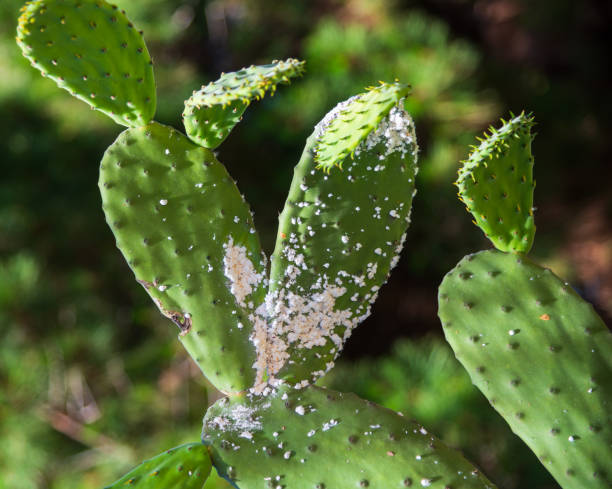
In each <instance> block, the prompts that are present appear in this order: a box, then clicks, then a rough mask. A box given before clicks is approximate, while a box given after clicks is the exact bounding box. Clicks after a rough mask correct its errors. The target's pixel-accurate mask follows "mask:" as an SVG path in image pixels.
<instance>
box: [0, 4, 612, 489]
mask: <svg viewBox="0 0 612 489" xmlns="http://www.w3.org/2000/svg"><path fill="white" fill-rule="evenodd" d="M116 3H117V4H119V5H120V6H122V7H124V8H125V9H127V12H128V15H129V16H130V17H131V18H132V20H133V21H134V22H135V23H136V24H137V25H138V26H139V27H140V28H142V29H143V30H144V31H145V38H146V40H147V43H148V45H149V48H150V51H151V53H152V55H153V57H154V59H155V62H156V67H155V69H156V77H157V81H158V99H159V107H158V113H157V117H156V119H157V120H159V121H160V122H163V123H169V124H172V125H174V126H175V127H177V128H181V127H182V126H181V122H180V114H181V112H182V107H183V100H185V99H186V98H187V97H188V96H189V95H190V94H191V91H192V90H193V89H195V88H198V87H199V86H200V85H201V84H203V83H206V82H208V81H209V80H212V79H215V78H216V77H217V76H218V73H219V72H220V71H228V70H232V69H238V68H240V67H241V66H246V65H249V64H251V63H264V62H268V61H270V60H271V59H274V58H286V57H289V56H293V57H298V58H302V59H305V60H306V61H307V74H306V76H305V77H304V78H303V79H301V80H298V81H296V82H294V83H293V85H292V86H291V87H289V88H286V87H281V88H280V89H279V91H278V93H277V94H276V95H275V96H274V97H272V98H266V99H265V100H264V101H263V102H260V103H258V104H255V105H254V106H253V107H251V108H250V109H249V111H248V112H247V114H246V116H245V118H244V121H243V122H242V123H241V124H240V125H239V126H238V127H237V128H236V130H235V131H234V133H233V134H232V135H231V137H230V138H229V140H228V141H227V142H226V143H224V144H223V146H221V148H220V151H219V156H220V158H221V160H222V161H224V162H225V163H226V164H227V166H228V168H229V170H230V172H231V173H232V175H233V176H234V177H235V178H236V179H237V181H238V184H239V186H240V188H241V190H242V191H243V192H244V193H245V194H246V196H247V199H248V200H249V201H250V202H251V204H252V206H253V208H254V210H255V213H256V222H257V225H258V228H259V231H260V233H261V234H262V240H263V244H264V247H265V248H266V250H267V251H268V252H269V251H270V250H271V248H272V245H273V241H274V235H275V228H276V218H277V215H278V212H279V211H280V209H281V208H282V204H283V202H284V198H285V195H286V191H287V189H288V186H289V182H290V179H291V174H292V169H293V165H294V164H295V162H296V161H297V158H298V156H299V154H300V151H301V146H302V145H303V141H304V139H305V137H306V136H307V135H308V134H309V133H310V132H311V128H312V126H313V125H314V124H315V123H316V122H317V121H318V120H319V119H320V118H322V116H323V115H324V114H325V113H326V112H327V111H328V110H329V109H331V108H332V107H333V105H335V104H336V103H337V102H339V101H340V100H343V99H345V98H347V97H349V96H350V95H352V94H354V93H357V92H359V91H362V89H363V87H364V86H367V85H370V84H373V83H376V82H377V81H378V80H379V79H381V80H387V81H392V80H393V79H395V78H398V79H400V80H401V81H403V82H409V83H411V84H412V85H413V87H414V94H413V96H412V97H411V98H410V99H409V109H410V112H411V113H412V114H413V116H414V118H415V121H416V125H417V133H418V138H419V143H420V146H421V158H420V164H421V172H420V174H419V180H418V182H417V183H418V187H419V193H418V195H417V198H416V200H415V208H414V212H413V226H412V228H411V230H410V231H409V239H408V241H407V243H406V248H405V252H404V256H403V258H402V261H401V262H400V265H399V267H398V269H397V270H396V271H395V272H394V275H393V277H392V279H391V280H390V283H389V284H388V285H387V286H386V288H385V289H384V290H383V293H382V294H381V297H380V299H379V302H378V303H377V305H376V307H375V308H374V314H373V316H372V317H371V318H370V319H368V320H367V321H366V323H365V324H364V325H363V326H361V328H360V329H358V330H357V332H356V333H355V334H354V337H353V338H352V339H351V341H350V342H349V345H348V347H347V352H346V355H345V357H344V364H343V365H340V366H339V368H338V369H337V370H336V371H334V372H333V373H332V374H331V376H330V378H329V379H327V380H326V383H327V384H328V385H332V386H334V387H336V388H339V389H342V390H354V391H355V392H357V393H358V394H360V395H362V396H364V397H367V398H369V399H372V400H374V401H376V402H379V403H382V404H384V405H386V406H388V407H391V408H393V409H398V410H400V411H403V412H404V413H405V414H406V415H410V416H413V417H415V418H417V419H419V421H421V422H422V423H424V424H425V425H426V426H428V427H429V428H430V429H431V430H432V431H434V432H435V433H436V434H438V435H439V436H441V437H442V438H443V439H445V440H446V441H447V442H448V443H450V444H452V445H454V446H457V447H461V448H462V449H464V450H465V451H466V452H467V454H468V456H469V457H470V458H472V459H473V460H474V461H475V462H476V463H478V464H479V465H480V466H481V467H482V468H483V470H484V471H485V472H486V473H487V474H488V475H489V476H490V477H491V478H492V479H493V480H495V481H496V482H498V483H499V485H500V487H504V488H508V489H512V488H516V487H533V488H554V487H557V486H556V485H555V483H554V482H553V481H552V479H551V478H550V476H548V474H547V473H546V472H545V471H544V469H542V468H541V467H540V465H539V464H538V462H537V460H536V459H535V457H534V456H533V455H532V454H531V453H530V452H529V451H528V450H527V449H526V448H525V447H524V446H523V444H522V443H521V442H520V440H518V439H517V438H516V437H514V435H512V434H511V433H510V431H509V429H508V428H507V427H506V426H505V424H504V423H503V421H502V420H501V418H499V417H498V416H497V415H496V414H495V412H494V411H493V410H492V409H491V408H489V406H488V405H487V403H486V400H485V399H484V398H483V397H482V396H481V395H480V394H479V393H478V392H477V391H476V389H475V388H473V387H472V386H471V385H470V383H469V379H468V377H467V374H465V372H464V371H463V370H462V369H461V367H460V366H459V364H458V363H457V362H456V361H455V360H454V358H453V357H452V353H451V352H450V350H449V349H448V347H447V346H446V345H445V344H444V342H443V340H441V339H440V333H441V330H440V327H439V324H438V322H437V319H436V315H435V308H436V305H435V292H436V287H437V285H438V284H439V282H440V280H441V278H442V276H443V274H444V273H445V272H446V271H447V270H449V269H450V268H451V267H452V266H454V264H455V263H456V262H457V261H458V260H459V258H460V257H461V256H463V255H464V254H465V253H467V252H471V251H475V250H478V249H482V248H485V247H487V246H488V245H487V244H486V243H485V241H484V238H483V237H482V236H481V235H480V233H479V231H478V230H476V228H474V227H473V226H472V225H471V224H470V222H469V221H470V219H469V217H468V216H467V215H466V214H465V212H464V211H463V210H462V207H461V205H460V204H459V203H458V201H457V200H456V197H455V190H454V188H453V186H452V185H451V182H452V181H453V180H454V175H455V172H456V169H457V168H458V161H459V160H460V159H463V158H465V157H466V155H467V146H468V145H469V144H473V143H474V137H475V136H476V135H477V134H478V133H480V132H481V131H482V129H484V128H485V127H486V126H487V125H488V124H489V123H490V122H492V121H494V120H495V119H497V118H498V117H500V116H505V115H506V114H507V112H508V110H514V111H516V112H518V111H520V110H521V109H523V108H524V109H526V110H532V111H533V112H534V113H535V115H536V120H537V121H538V124H539V125H538V130H539V132H540V134H539V136H538V138H537V139H536V142H535V144H534V153H535V156H536V179H537V181H538V183H539V184H538V188H537V192H536V205H537V207H538V211H537V213H536V223H537V225H538V236H537V239H536V245H535V249H534V252H535V254H536V256H537V257H538V259H539V260H540V261H542V262H545V263H548V264H549V265H553V266H554V267H555V269H556V270H557V271H558V272H559V273H560V274H562V275H564V276H565V277H566V278H568V279H572V281H573V282H574V283H575V284H576V285H577V286H578V288H579V290H580V292H581V293H583V295H584V296H585V297H586V298H587V299H588V300H591V301H593V302H594V303H595V305H596V307H598V309H599V310H600V312H602V314H603V315H604V317H605V318H606V319H607V320H608V323H610V321H609V320H610V316H611V315H612V266H611V265H612V226H610V222H611V219H610V214H611V210H612V201H611V197H610V194H609V192H608V190H607V187H608V185H607V182H609V181H610V177H611V176H612V175H611V169H610V165H608V163H609V162H610V156H611V154H612V151H611V146H610V140H609V134H610V130H611V129H612V121H611V115H610V114H612V110H611V109H612V107H611V104H612V101H611V99H610V98H609V97H607V92H606V90H607V89H609V88H610V80H611V75H610V63H611V61H610V58H609V56H608V54H607V53H606V51H605V46H606V45H607V44H608V42H607V41H609V39H606V37H607V36H608V35H609V34H608V33H607V29H606V26H607V25H609V22H610V20H611V16H612V14H611V12H610V9H609V8H606V7H605V6H601V5H600V4H599V3H598V2H595V1H594V0H592V1H585V2H570V1H569V0H567V1H566V0H563V1H555V0H545V1H542V2H537V3H534V2H528V1H527V0H495V1H492V2H482V1H471V0H457V1H454V2H441V1H436V0H421V1H416V0H415V1H406V2H400V1H396V2H394V1H392V0H346V1H341V0H314V1H308V0H295V1H291V2H270V1H266V0H250V1H248V0H213V1H204V0H131V1H128V0H121V1H117V2H116ZM21 5H22V1H21V0H3V2H2V3H0V115H1V117H0V134H2V137H1V138H0V154H1V155H2V156H1V159H2V177H1V178H0V440H2V443H0V488H5V487H6V488H10V489H30V488H37V489H38V488H50V489H58V488H62V489H70V488H83V489H89V488H97V487H102V486H103V485H104V484H106V483H108V482H110V481H111V480H113V478H115V477H118V476H119V475H120V474H121V473H122V472H124V471H125V470H127V469H129V467H130V466H132V465H134V464H135V463H137V462H138V461H140V460H141V459H143V458H147V457H149V456H152V455H154V454H156V453H159V452H160V451H161V450H163V449H164V448H168V447H171V446H175V445H178V444H181V443H184V442H188V441H193V440H197V439H198V438H199V432H200V425H201V418H202V415H203V413H204V407H205V406H206V404H207V402H212V401H213V400H214V399H215V398H216V396H217V394H216V393H215V392H214V391H212V390H210V389H209V386H208V385H207V383H206V381H205V380H204V379H203V378H202V377H201V375H200V374H199V372H198V370H197V368H196V367H195V366H194V365H193V363H192V362H191V360H190V359H189V358H188V357H187V356H186V354H185V353H184V352H183V351H182V349H181V347H180V345H179V343H178V342H177V341H175V335H176V331H175V330H174V326H173V325H172V324H171V323H170V322H169V321H166V320H164V319H163V318H162V317H161V316H160V315H159V313H158V312H157V310H156V308H155V306H154V305H153V304H152V303H151V302H150V301H149V299H148V297H147V296H146V294H145V292H144V291H143V290H141V288H140V287H139V286H138V285H137V284H136V283H135V282H134V280H133V277H132V275H131V272H130V271H129V269H128V267H127V265H126V264H125V263H124V262H123V260H122V258H121V256H120V254H119V252H118V251H117V250H116V249H115V247H114V242H113V238H112V235H111V233H110V230H109V229H107V227H106V224H105V223H104V217H103V214H102V212H101V209H100V198H99V195H98V190H97V186H96V182H97V172H98V163H99V160H100V158H101V156H102V153H103V151H104V149H105V148H106V147H107V146H108V145H109V144H110V143H111V142H112V141H113V140H114V138H115V137H116V135H117V134H118V132H119V130H120V128H119V127H118V126H115V125H114V124H113V123H112V122H111V121H110V120H109V119H106V118H105V117H104V116H103V115H100V114H98V113H95V112H93V111H91V110H89V109H88V108H87V106H86V105H85V104H83V103H81V102H79V101H77V100H76V99H73V98H71V97H70V96H69V95H68V94H67V93H65V92H63V91H61V90H59V89H57V87H56V86H55V85H54V84H53V83H51V82H50V81H49V80H45V79H43V78H41V77H40V75H39V73H38V72H36V71H35V70H34V69H32V68H31V67H30V66H29V65H28V64H27V62H26V61H25V60H24V59H23V58H22V57H21V55H20V53H19V51H18V48H17V47H16V45H15V42H14V35H15V27H16V19H17V16H18V11H19V8H20V7H21ZM572 218H573V219H572ZM425 333H429V334H430V336H426V337H425V338H424V339H423V338H422V337H423V335H424V334H425ZM398 338H403V339H402V340H401V342H400V343H397V344H396V345H395V346H393V345H394V342H395V341H396V340H397V339H398ZM364 357H365V358H364ZM223 484H224V483H222V482H220V481H218V480H213V481H211V482H210V483H209V484H208V485H209V486H222V485H223Z"/></svg>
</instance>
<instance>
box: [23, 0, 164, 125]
mask: <svg viewBox="0 0 612 489" xmlns="http://www.w3.org/2000/svg"><path fill="white" fill-rule="evenodd" d="M17 43H18V44H19V46H20V47H21V50H22V52H23V54H24V56H25V57H26V58H28V59H29V60H30V61H31V63H32V65H33V66H34V67H35V68H37V69H38V70H40V71H41V72H42V74H43V75H44V76H47V77H49V78H51V79H52V80H53V81H55V82H56V83H57V84H58V85H59V86H60V87H61V88H64V89H66V90H68V91H69V92H70V93H71V94H72V95H74V96H75V97H77V98H79V99H81V100H83V101H85V102H87V103H88V104H89V105H91V106H92V107H93V108H94V109H97V110H99V111H101V112H103V113H105V114H106V115H108V116H109V117H111V118H112V119H113V120H114V121H115V122H117V123H118V124H121V125H124V126H132V127H137V126H142V125H143V124H146V123H147V122H149V121H150V120H151V119H152V118H153V116H154V114H155V103H156V97H155V81H154V79H153V66H152V62H151V57H150V56H149V53H148V51H147V47H146V46H145V43H144V40H143V38H142V35H141V34H140V33H139V32H138V30H137V29H136V28H135V27H134V26H133V24H132V23H131V22H130V21H129V19H128V18H127V17H126V16H125V13H124V12H123V11H122V10H119V9H118V8H117V7H116V6H114V5H110V4H108V3H107V2H105V1H104V0H35V1H33V2H30V3H28V4H27V5H26V6H25V7H24V8H23V13H22V15H21V17H20V19H19V27H18V29H17Z"/></svg>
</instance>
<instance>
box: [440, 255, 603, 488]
mask: <svg viewBox="0 0 612 489" xmlns="http://www.w3.org/2000/svg"><path fill="white" fill-rule="evenodd" d="M439 315H440V319H441V321H442V325H443V326H444V332H445V334H446V338H447V340H448V342H449V343H450V344H451V346H452V347H453V350H454V351H455V354H456V356H457V358H458V359H459V361H460V362H461V363H462V364H463V366H464V367H465V368H466V369H467V370H468V372H469V373H470V376H471V377H472V381H473V382H474V384H475V385H476V386H478V388H479V389H480V390H481V391H482V392H483V393H484V394H485V396H486V397H487V398H488V399H489V402H490V403H491V404H492V405H493V407H495V409H497V410H498V411H499V413H500V414H501V415H502V416H503V417H504V418H505V419H506V421H507V422H508V424H509V425H510V427H511V428H512V430H513V431H514V432H515V433H516V434H517V435H519V436H520V437H521V438H522V439H523V441H525V443H527V445H529V447H530V448H531V449H532V450H533V451H534V452H535V454H536V455H537V456H538V458H539V459H540V460H541V462H542V463H543V464H544V466H545V467H546V468H547V469H548V470H549V471H550V472H551V474H552V475H553V476H554V477H555V478H556V479H557V481H558V482H559V484H561V486H563V487H564V488H565V489H585V488H589V489H604V488H609V487H612V335H611V334H610V332H609V331H608V329H607V328H606V326H605V324H604V323H603V322H602V320H601V319H600V318H599V316H598V315H597V314H596V313H595V312H594V310H593V308H592V307H591V305H590V304H588V303H587V302H585V301H584V300H582V299H581V298H580V297H579V296H578V295H577V294H576V293H575V292H574V291H573V290H572V288H571V287H570V286H569V285H568V284H567V283H564V282H563V281H562V280H560V279H559V278H557V277H556V276H555V275H554V274H553V273H552V272H551V271H550V270H548V269H545V268H542V267H540V266H538V265H536V264H534V263H533V262H531V261H530V260H528V259H527V258H525V257H520V256H517V255H514V254H508V253H501V252H499V251H495V250H490V251H484V252H480V253H476V254H474V255H468V256H466V257H465V258H464V259H463V260H461V262H460V263H459V264H458V265H457V267H456V268H455V269H454V270H452V271H451V272H449V273H448V274H447V275H446V277H445V278H444V281H443V282H442V285H441V286H440V291H439Z"/></svg>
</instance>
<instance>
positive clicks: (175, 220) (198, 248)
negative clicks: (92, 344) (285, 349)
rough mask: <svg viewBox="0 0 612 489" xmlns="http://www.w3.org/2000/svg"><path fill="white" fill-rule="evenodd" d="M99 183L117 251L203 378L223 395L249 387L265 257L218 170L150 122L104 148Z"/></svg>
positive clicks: (247, 215)
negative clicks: (173, 328) (170, 323)
mask: <svg viewBox="0 0 612 489" xmlns="http://www.w3.org/2000/svg"><path fill="white" fill-rule="evenodd" d="M99 186H100V191H101V193H102V201H103V208H104V212H105V214H106V218H107V221H108V223H109V225H110V227H111V229H112V230H113V233H114V234H115V237H116V238H117V246H118V247H119V249H120V250H121V251H122V253H123V255H124V256H125V258H126V260H127V261H128V263H129V265H130V266H131V268H132V270H133V271H134V274H135V275H136V279H137V280H138V281H139V282H140V283H141V284H142V285H143V286H144V287H145V289H146V290H147V292H148V293H149V295H151V297H152V298H153V300H154V301H155V303H156V304H157V305H158V306H159V308H160V310H161V311H162V313H163V314H165V315H166V316H167V317H169V318H171V319H172V320H173V321H174V322H175V323H176V324H177V325H178V326H179V328H180V330H181V333H180V339H181V341H182V343H183V344H184V345H185V347H186V348H187V351H188V352H189V353H190V354H191V356H192V357H193V358H194V359H195V361H196V362H197V363H198V365H199V366H200V368H201V369H202V371H203V372H204V374H205V375H206V376H207V377H208V378H209V380H210V381H211V382H212V383H213V384H214V385H215V386H216V387H217V388H218V389H220V390H222V391H224V392H236V391H241V390H244V389H246V388H248V387H251V385H252V384H253V380H254V369H253V368H252V366H253V363H254V361H255V358H254V346H253V344H252V343H251V342H250V340H249V335H250V333H251V330H252V322H251V320H252V318H253V314H254V310H255V308H256V307H257V306H258V305H259V303H260V302H261V301H262V300H263V297H264V295H265V289H266V280H265V257H264V256H263V253H262V251H261V248H260V245H259V239H258V236H257V234H256V233H255V229H254V225H253V219H252V215H251V212H250V210H249V208H248V206H247V204H246V203H245V202H244V199H243V197H242V196H241V195H240V193H239V191H238V189H237V187H236V185H235V184H234V181H233V180H232V179H231V178H230V176H229V175H228V173H227V171H226V170H225V168H224V167H223V165H221V164H220V163H219V162H218V161H217V160H216V159H215V157H214V155H213V154H212V153H211V152H210V151H209V150H207V149H205V148H202V147H199V146H196V145H195V144H193V143H192V142H191V141H189V140H188V139H187V138H186V137H185V136H183V135H182V134H181V133H179V132H178V131H176V130H174V129H172V128H169V127H166V126H163V125H161V124H158V123H151V124H149V125H147V126H143V127H141V128H136V129H127V130H126V131H124V132H123V133H122V134H121V135H120V136H119V137H118V138H117V140H116V141H115V142H114V143H113V145H112V146H110V147H109V148H108V150H107V151H106V153H105V155H104V158H103V159H102V164H101V170H100V182H99Z"/></svg>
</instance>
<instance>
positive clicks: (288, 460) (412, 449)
mask: <svg viewBox="0 0 612 489" xmlns="http://www.w3.org/2000/svg"><path fill="white" fill-rule="evenodd" d="M202 439H203V442H204V444H206V445H211V448H212V450H211V457H212V459H213V463H214V465H215V467H216V468H217V471H218V472H219V474H220V475H222V476H223V477H225V478H226V479H228V480H230V481H231V482H232V483H233V484H235V485H236V486H237V487H241V488H242V487H244V488H248V489H269V488H270V487H272V488H278V487H282V488H284V489H312V488H319V489H322V488H330V489H331V488H351V487H356V488H360V487H372V488H386V487H389V488H390V487H398V488H402V487H431V488H438V489H444V488H449V487H451V488H453V489H467V488H470V489H472V488H473V489H476V488H479V489H485V488H489V489H491V488H494V487H495V486H494V485H493V484H492V483H491V482H489V481H488V480H487V478H486V477H484V476H483V475H482V474H481V473H480V472H479V470H478V469H476V468H475V467H474V466H473V465H472V464H470V463H469V462H468V461H467V460H465V459H464V458H463V456H462V455H461V454H460V453H459V452H458V451H456V450H452V449H450V448H448V447H447V446H445V445H444V444H443V443H442V442H441V441H440V440H438V439H437V438H436V437H435V436H433V435H431V434H430V433H428V432H427V430H426V429H425V428H423V427H422V426H421V425H419V424H418V423H416V422H414V421H408V420H407V419H405V418H404V417H403V416H402V415H400V414H398V413H396V412H393V411H391V410H389V409H385V408H383V407H381V406H377V405H376V404H374V403H373V402H369V401H364V400H363V399H360V398H359V397H357V396H356V395H355V394H343V393H340V392H335V391H332V390H328V389H322V388H320V387H316V386H310V387H308V388H305V389H301V390H295V389H293V388H291V387H285V388H284V389H279V390H277V391H275V392H273V393H270V394H268V395H267V396H251V395H248V396H245V397H241V398H237V397H234V398H232V399H228V398H225V399H222V400H220V401H218V402H217V403H216V404H215V405H213V406H212V407H211V408H210V409H209V410H208V412H207V414H206V417H205V418H204V429H203V431H202Z"/></svg>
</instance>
